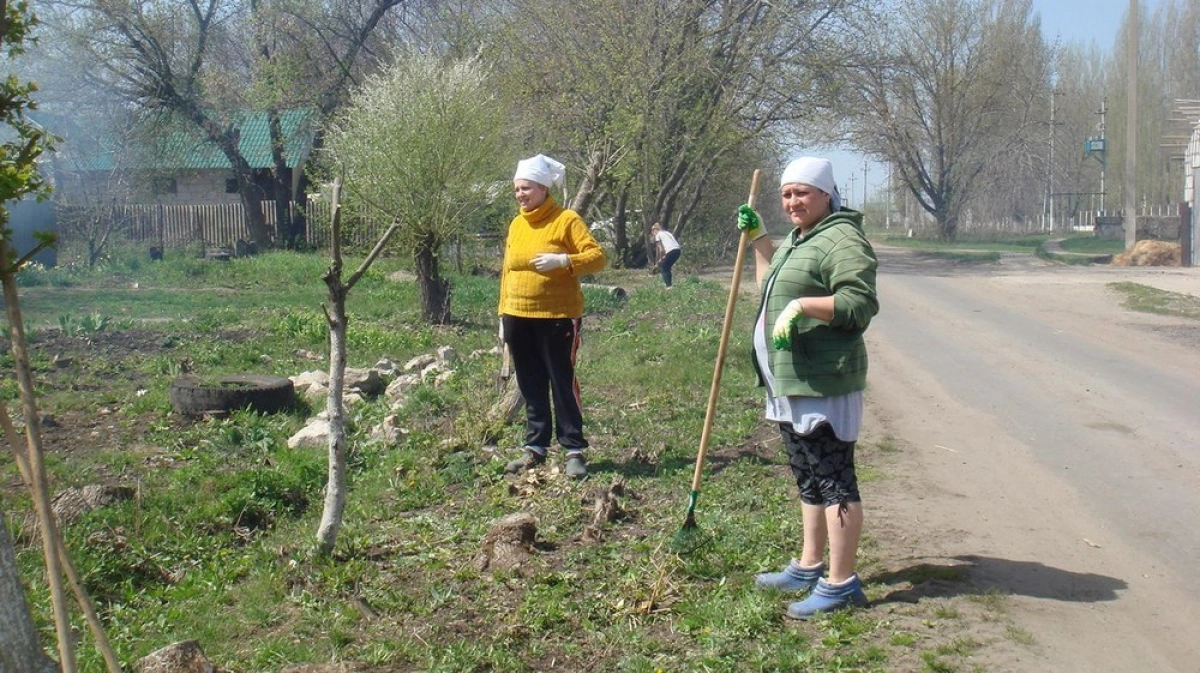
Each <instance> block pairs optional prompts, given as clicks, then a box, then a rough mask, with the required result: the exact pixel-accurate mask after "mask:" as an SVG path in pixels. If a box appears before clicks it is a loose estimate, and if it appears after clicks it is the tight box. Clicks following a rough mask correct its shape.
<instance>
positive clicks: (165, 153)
mask: <svg viewBox="0 0 1200 673" xmlns="http://www.w3.org/2000/svg"><path fill="white" fill-rule="evenodd" d="M41 116H42V117H43V119H44V123H46V125H47V126H48V127H50V129H49V130H50V131H51V132H52V133H55V134H56V135H60V136H62V137H63V142H62V143H60V146H59V152H60V153H61V154H62V155H63V156H64V157H68V156H69V157H70V158H69V160H68V161H69V163H70V165H71V167H72V168H73V169H74V170H88V171H108V170H111V169H112V168H113V167H114V166H115V165H116V164H117V163H118V161H117V156H116V155H117V153H118V152H122V151H124V152H129V153H130V156H129V157H126V159H125V161H124V162H123V163H125V164H126V165H127V166H129V167H130V168H135V169H139V170H159V171H180V170H195V169H215V170H228V169H229V168H230V167H231V164H230V163H229V160H228V159H226V158H225V154H224V153H222V152H221V150H220V148H218V147H217V145H216V144H215V143H213V142H211V141H209V140H208V139H206V138H205V137H204V136H202V135H201V133H200V131H199V130H198V129H196V128H195V127H194V126H185V125H184V124H183V123H182V122H180V121H178V120H176V121H173V122H171V123H170V124H169V125H168V126H166V127H158V128H154V129H153V130H150V129H147V130H146V131H145V132H143V133H140V134H138V135H140V137H141V138H143V139H146V138H149V140H148V141H147V140H143V141H142V143H141V145H140V147H129V146H128V143H126V146H122V143H121V142H119V141H118V140H117V139H116V138H114V137H112V136H108V137H107V138H96V137H94V136H92V137H91V138H88V135H89V134H88V133H86V132H80V133H75V132H73V131H77V130H78V128H79V123H80V122H78V121H73V120H72V121H68V120H67V119H64V118H55V117H51V116H50V115H41ZM279 119H280V126H281V128H282V131H283V137H284V142H283V148H284V158H285V160H286V162H287V165H288V166H289V167H290V168H296V167H297V166H298V165H300V164H301V163H303V162H304V160H305V159H307V158H308V153H309V151H310V150H311V149H312V143H313V137H314V135H315V134H316V111H315V110H312V109H308V108H305V109H293V110H281V111H280V112H279ZM234 127H235V128H237V129H238V132H239V138H238V146H239V148H240V149H241V152H242V156H243V157H245V158H246V161H247V162H248V163H249V164H250V167H251V168H272V167H273V166H274V162H273V161H272V159H271V134H270V127H269V126H268V123H267V113H266V112H247V113H245V114H243V115H241V116H240V118H238V119H237V120H235V121H234ZM72 138H75V139H76V140H77V142H72Z"/></svg>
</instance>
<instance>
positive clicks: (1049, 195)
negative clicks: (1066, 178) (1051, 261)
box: [1046, 86, 1061, 232]
mask: <svg viewBox="0 0 1200 673" xmlns="http://www.w3.org/2000/svg"><path fill="white" fill-rule="evenodd" d="M1060 95H1061V94H1059V93H1058V87H1057V86H1056V87H1054V88H1052V89H1050V161H1049V163H1048V164H1047V165H1046V203H1047V206H1048V207H1049V208H1050V218H1049V230H1050V231H1051V232H1053V231H1054V127H1055V126H1057V125H1058V121H1057V120H1056V119H1055V112H1056V105H1055V99H1056V98H1058V96H1060Z"/></svg>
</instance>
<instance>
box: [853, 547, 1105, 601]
mask: <svg viewBox="0 0 1200 673" xmlns="http://www.w3.org/2000/svg"><path fill="white" fill-rule="evenodd" d="M866 579H867V580H868V581H869V582H870V583H871V584H883V585H887V586H889V587H893V586H894V587H895V588H892V589H890V590H889V591H888V593H887V594H886V595H885V596H884V597H883V598H882V599H880V600H879V601H877V602H880V603H916V602H918V601H920V600H921V599H922V598H947V597H951V596H963V595H984V594H992V593H996V592H997V591H999V592H1000V593H1002V594H1009V595H1018V596H1029V597H1031V598H1047V599H1051V600H1057V601H1071V602H1077V603H1095V602H1100V601H1111V600H1115V599H1116V598H1117V592H1118V591H1120V590H1122V589H1125V588H1127V586H1128V584H1127V583H1126V582H1125V581H1124V580H1121V579H1117V578H1115V577H1108V576H1106V575H1097V574H1095V573H1079V572H1072V571H1070V570H1063V569H1062V568H1055V567H1052V566H1047V565H1045V564H1043V563H1038V562H1036V561H1012V560H1009V559H1002V558H993V557H990V556H973V555H967V556H956V557H954V558H950V559H945V560H944V562H942V563H919V564H916V565H912V566H909V567H907V568H902V569H900V570H895V571H891V572H885V573H882V574H878V575H869V576H867V578H866Z"/></svg>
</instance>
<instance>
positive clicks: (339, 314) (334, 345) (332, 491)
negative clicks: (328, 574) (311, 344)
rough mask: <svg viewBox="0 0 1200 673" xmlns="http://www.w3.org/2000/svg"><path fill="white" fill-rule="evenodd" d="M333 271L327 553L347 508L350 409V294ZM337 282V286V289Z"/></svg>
mask: <svg viewBox="0 0 1200 673" xmlns="http://www.w3.org/2000/svg"><path fill="white" fill-rule="evenodd" d="M333 274H334V272H333V271H330V275H329V276H327V277H326V283H328V284H329V286H330V290H329V294H330V303H332V304H333V308H332V314H327V315H326V317H327V318H328V319H329V394H328V396H327V397H326V401H325V412H326V413H327V414H328V415H329V461H328V462H329V474H328V478H327V479H326V482H325V507H324V509H323V510H322V512H321V524H320V526H318V527H317V545H318V547H319V548H320V550H321V551H322V552H324V553H330V552H332V551H333V548H334V546H335V545H336V544H337V536H338V531H340V530H341V527H342V516H343V514H344V513H345V511H346V409H345V405H344V404H343V402H342V394H343V392H344V390H345V383H346V295H345V293H344V292H343V291H342V290H343V289H344V288H342V287H341V270H340V268H339V269H338V271H337V274H336V275H333ZM335 285H336V286H337V289H336V290H335Z"/></svg>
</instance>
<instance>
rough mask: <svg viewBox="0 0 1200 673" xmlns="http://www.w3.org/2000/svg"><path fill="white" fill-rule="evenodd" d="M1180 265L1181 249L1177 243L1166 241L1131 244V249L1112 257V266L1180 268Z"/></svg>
mask: <svg viewBox="0 0 1200 673" xmlns="http://www.w3.org/2000/svg"><path fill="white" fill-rule="evenodd" d="M1181 264H1182V248H1181V247H1180V245H1179V244H1178V243H1168V242H1167V241H1155V240H1144V241H1138V242H1137V243H1134V244H1133V247H1132V248H1130V249H1128V250H1126V251H1125V252H1122V253H1121V254H1119V255H1114V256H1113V259H1112V265H1113V266H1180V265H1181Z"/></svg>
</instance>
